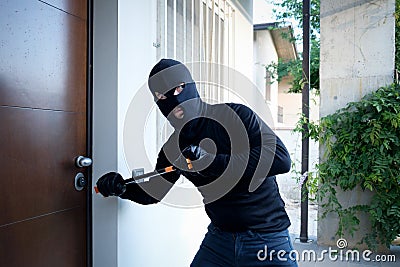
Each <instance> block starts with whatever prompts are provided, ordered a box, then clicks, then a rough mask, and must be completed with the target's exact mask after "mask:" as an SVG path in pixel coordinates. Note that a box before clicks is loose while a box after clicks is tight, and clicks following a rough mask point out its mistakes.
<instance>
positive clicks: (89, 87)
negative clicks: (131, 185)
mask: <svg viewBox="0 0 400 267" xmlns="http://www.w3.org/2000/svg"><path fill="white" fill-rule="evenodd" d="M86 53H87V55H86V58H87V63H86V75H87V77H86V153H87V156H88V157H89V158H91V159H93V0H87V52H86ZM92 175H93V167H92V166H90V168H87V172H86V176H87V188H86V266H87V267H92V266H93V205H92V202H93V200H92V188H93V184H92V181H93V179H92Z"/></svg>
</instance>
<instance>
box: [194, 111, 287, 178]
mask: <svg viewBox="0 0 400 267" xmlns="http://www.w3.org/2000/svg"><path fill="white" fill-rule="evenodd" d="M234 110H235V112H236V113H237V114H238V116H239V118H240V120H241V123H242V124H243V125H244V127H245V129H246V133H245V134H246V136H243V137H241V138H242V140H243V143H244V142H246V141H247V140H248V142H249V145H248V147H247V149H244V150H243V149H241V150H240V151H235V150H234V149H232V153H230V154H224V153H218V154H216V155H215V158H214V160H213V161H212V163H211V164H210V165H209V166H208V167H207V168H206V169H204V170H202V171H201V173H202V174H203V175H208V176H214V177H218V176H220V175H222V174H224V175H226V174H227V175H229V176H231V177H232V176H238V174H242V175H241V177H243V178H247V179H253V178H254V179H256V180H260V179H265V177H269V176H274V175H277V174H282V173H286V172H288V171H289V170H290V167H291V159H290V155H289V153H288V151H287V149H286V147H285V145H284V144H283V143H282V141H281V140H280V139H279V137H278V136H276V135H275V133H274V132H273V131H272V130H271V129H270V128H269V127H268V126H267V125H266V123H265V122H263V121H262V120H261V119H260V118H259V117H258V116H257V115H256V114H255V113H254V112H253V111H252V110H251V109H249V108H247V107H245V106H243V105H237V106H235V109H234Z"/></svg>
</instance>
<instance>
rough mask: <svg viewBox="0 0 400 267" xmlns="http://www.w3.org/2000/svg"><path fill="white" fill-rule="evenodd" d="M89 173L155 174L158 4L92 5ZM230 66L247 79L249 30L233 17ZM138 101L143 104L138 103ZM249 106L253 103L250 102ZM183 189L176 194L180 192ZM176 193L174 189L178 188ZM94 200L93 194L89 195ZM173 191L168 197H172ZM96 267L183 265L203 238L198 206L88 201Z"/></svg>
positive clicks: (99, 1)
mask: <svg viewBox="0 0 400 267" xmlns="http://www.w3.org/2000/svg"><path fill="white" fill-rule="evenodd" d="M94 2H95V3H94V4H95V14H94V16H95V19H94V31H95V34H94V35H95V36H94V50H95V51H94V53H95V54H94V70H95V71H94V76H95V77H94V102H95V103H94V165H93V169H94V174H93V183H96V181H97V179H98V178H99V177H100V176H101V175H102V174H104V173H107V172H109V171H118V172H119V173H121V174H122V175H123V176H124V177H125V178H127V177H130V176H131V171H132V169H135V168H144V170H145V172H147V171H151V170H153V168H154V165H155V160H156V156H157V152H158V151H157V148H156V142H155V140H156V129H155V127H156V125H157V124H156V116H155V113H154V108H155V104H154V103H153V100H152V96H151V95H150V93H149V92H148V91H145V90H143V87H144V86H145V84H146V82H147V77H148V74H149V72H150V69H151V67H152V66H153V65H154V64H155V63H156V62H157V61H158V58H157V48H156V47H154V46H153V43H157V41H158V40H157V34H156V29H157V3H156V2H157V1H156V0H150V1H139V0H119V1H105V0H95V1H94ZM235 27H236V28H235V29H236V32H235V34H234V37H233V38H234V40H235V42H236V43H235V48H236V49H235V51H234V55H235V59H234V62H233V63H234V65H233V67H234V68H236V69H237V71H239V72H241V73H242V74H244V75H246V76H247V77H249V79H250V80H251V79H252V68H253V61H252V58H253V57H252V56H253V50H252V49H253V46H252V40H253V37H252V34H253V28H252V27H253V26H252V24H251V23H250V22H249V20H248V19H247V18H246V17H245V16H244V15H243V14H241V13H240V12H239V11H237V12H235ZM138 99H139V100H140V101H138ZM249 102H251V99H250V101H249ZM180 186H181V185H179V184H178V185H176V186H175V187H176V188H178V190H179V188H180ZM175 187H174V188H175ZM93 194H94V193H93ZM174 194H175V192H174V191H171V192H170V193H169V194H168V195H167V197H168V198H173V197H174ZM93 223H94V226H93V227H94V233H93V234H94V238H93V240H94V255H93V256H94V266H96V267H102V266H149V267H151V266H188V265H189V264H190V262H191V261H192V259H193V257H194V255H195V253H196V252H197V250H198V248H199V246H200V243H201V241H202V239H203V237H204V234H205V232H206V230H207V229H206V227H207V225H208V223H209V219H208V217H207V216H206V214H205V211H204V209H203V207H197V208H185V209H184V208H179V207H173V206H171V205H168V203H164V204H163V203H160V204H157V205H149V206H142V205H139V204H136V203H134V202H131V201H127V200H121V199H118V198H114V197H110V198H103V197H101V196H99V195H96V194H94V195H93Z"/></svg>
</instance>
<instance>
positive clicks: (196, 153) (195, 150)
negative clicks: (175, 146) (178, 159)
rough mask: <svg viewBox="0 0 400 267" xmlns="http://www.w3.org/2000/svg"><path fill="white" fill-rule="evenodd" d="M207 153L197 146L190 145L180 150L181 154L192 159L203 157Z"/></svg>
mask: <svg viewBox="0 0 400 267" xmlns="http://www.w3.org/2000/svg"><path fill="white" fill-rule="evenodd" d="M207 154H208V153H207V152H206V151H205V150H204V149H202V148H201V147H199V146H194V145H190V146H188V147H186V148H185V149H184V150H183V151H182V155H183V156H184V157H185V158H187V159H190V160H192V161H195V160H199V159H201V158H203V157H205V156H206V155H207Z"/></svg>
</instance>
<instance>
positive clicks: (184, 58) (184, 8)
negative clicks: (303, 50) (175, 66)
mask: <svg viewBox="0 0 400 267" xmlns="http://www.w3.org/2000/svg"><path fill="white" fill-rule="evenodd" d="M182 8H183V10H182V14H183V62H185V63H186V60H187V58H186V52H187V51H186V50H187V49H186V42H187V38H186V24H187V21H186V19H187V17H186V0H183V6H182Z"/></svg>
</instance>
